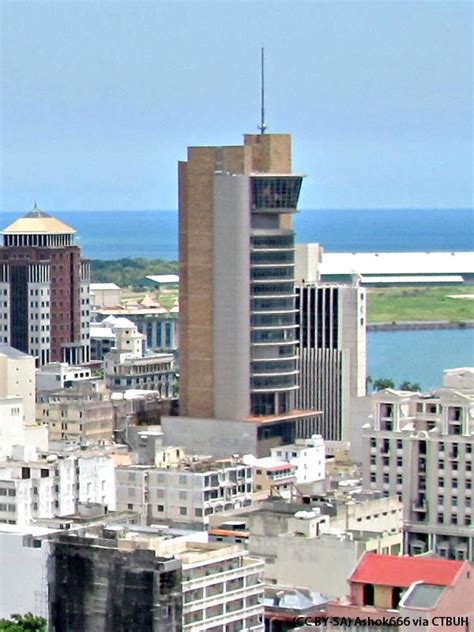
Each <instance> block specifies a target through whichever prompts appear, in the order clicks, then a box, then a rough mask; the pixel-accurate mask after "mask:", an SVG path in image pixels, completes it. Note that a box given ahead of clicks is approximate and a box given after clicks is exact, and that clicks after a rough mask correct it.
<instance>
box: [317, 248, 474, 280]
mask: <svg viewBox="0 0 474 632" xmlns="http://www.w3.org/2000/svg"><path fill="white" fill-rule="evenodd" d="M317 268H318V270H319V272H320V274H321V275H322V276H336V275H350V274H361V275H362V276H374V275H379V276H383V275H394V274H398V275H411V276H413V275H428V276H430V277H432V276H433V275H440V274H441V275H446V274H448V275H449V274H455V275H462V274H474V252H323V253H322V261H321V263H320V264H318V266H317Z"/></svg>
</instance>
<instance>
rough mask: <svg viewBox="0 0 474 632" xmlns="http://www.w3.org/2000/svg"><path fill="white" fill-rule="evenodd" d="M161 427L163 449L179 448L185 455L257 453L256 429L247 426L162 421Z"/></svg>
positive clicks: (194, 420) (185, 419)
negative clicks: (164, 447) (167, 447)
mask: <svg viewBox="0 0 474 632" xmlns="http://www.w3.org/2000/svg"><path fill="white" fill-rule="evenodd" d="M161 427H162V430H163V445H164V446H172V445H179V446H181V447H183V448H184V449H185V451H186V453H188V454H202V455H209V456H213V457H215V458H224V457H226V456H230V455H231V454H230V453H232V454H256V453H257V426H256V425H255V424H253V423H250V422H245V421H231V420H225V419H202V418H201V419H198V418H192V417H162V418H161ZM230 446H231V447H230Z"/></svg>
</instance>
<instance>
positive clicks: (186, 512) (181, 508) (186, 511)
mask: <svg viewBox="0 0 474 632" xmlns="http://www.w3.org/2000/svg"><path fill="white" fill-rule="evenodd" d="M179 513H180V515H181V516H186V515H187V514H188V509H187V507H180V508H179Z"/></svg>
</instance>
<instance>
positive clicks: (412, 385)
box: [400, 380, 421, 392]
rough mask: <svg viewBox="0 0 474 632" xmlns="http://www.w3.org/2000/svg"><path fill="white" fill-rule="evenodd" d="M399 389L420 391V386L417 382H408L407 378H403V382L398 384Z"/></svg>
mask: <svg viewBox="0 0 474 632" xmlns="http://www.w3.org/2000/svg"><path fill="white" fill-rule="evenodd" d="M400 390H401V391H415V392H418V391H421V386H420V385H419V383H418V382H409V381H408V380H405V381H404V382H402V383H401V384H400Z"/></svg>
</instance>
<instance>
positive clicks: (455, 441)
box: [363, 368, 474, 561]
mask: <svg viewBox="0 0 474 632" xmlns="http://www.w3.org/2000/svg"><path fill="white" fill-rule="evenodd" d="M372 403H373V416H372V418H371V419H370V422H369V424H367V425H366V427H365V428H364V440H365V441H364V443H365V458H364V467H363V474H364V485H365V486H366V487H367V488H369V489H379V490H382V491H383V492H384V494H385V495H387V496H388V495H395V494H396V495H398V497H399V498H400V499H401V500H402V501H403V505H404V530H405V549H406V552H407V553H409V554H418V553H424V552H426V551H435V552H436V553H437V554H438V555H441V556H443V557H447V558H451V559H459V560H461V559H469V560H471V561H473V560H474V529H473V526H474V521H473V517H472V512H473V504H474V495H473V478H474V475H473V465H474V459H473V444H474V369H473V368H464V369H452V370H449V371H445V372H444V385H443V387H441V388H438V389H434V390H433V391H431V392H428V393H413V392H406V391H395V390H392V389H387V390H384V391H380V392H378V393H375V394H374V395H373V396H372Z"/></svg>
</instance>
